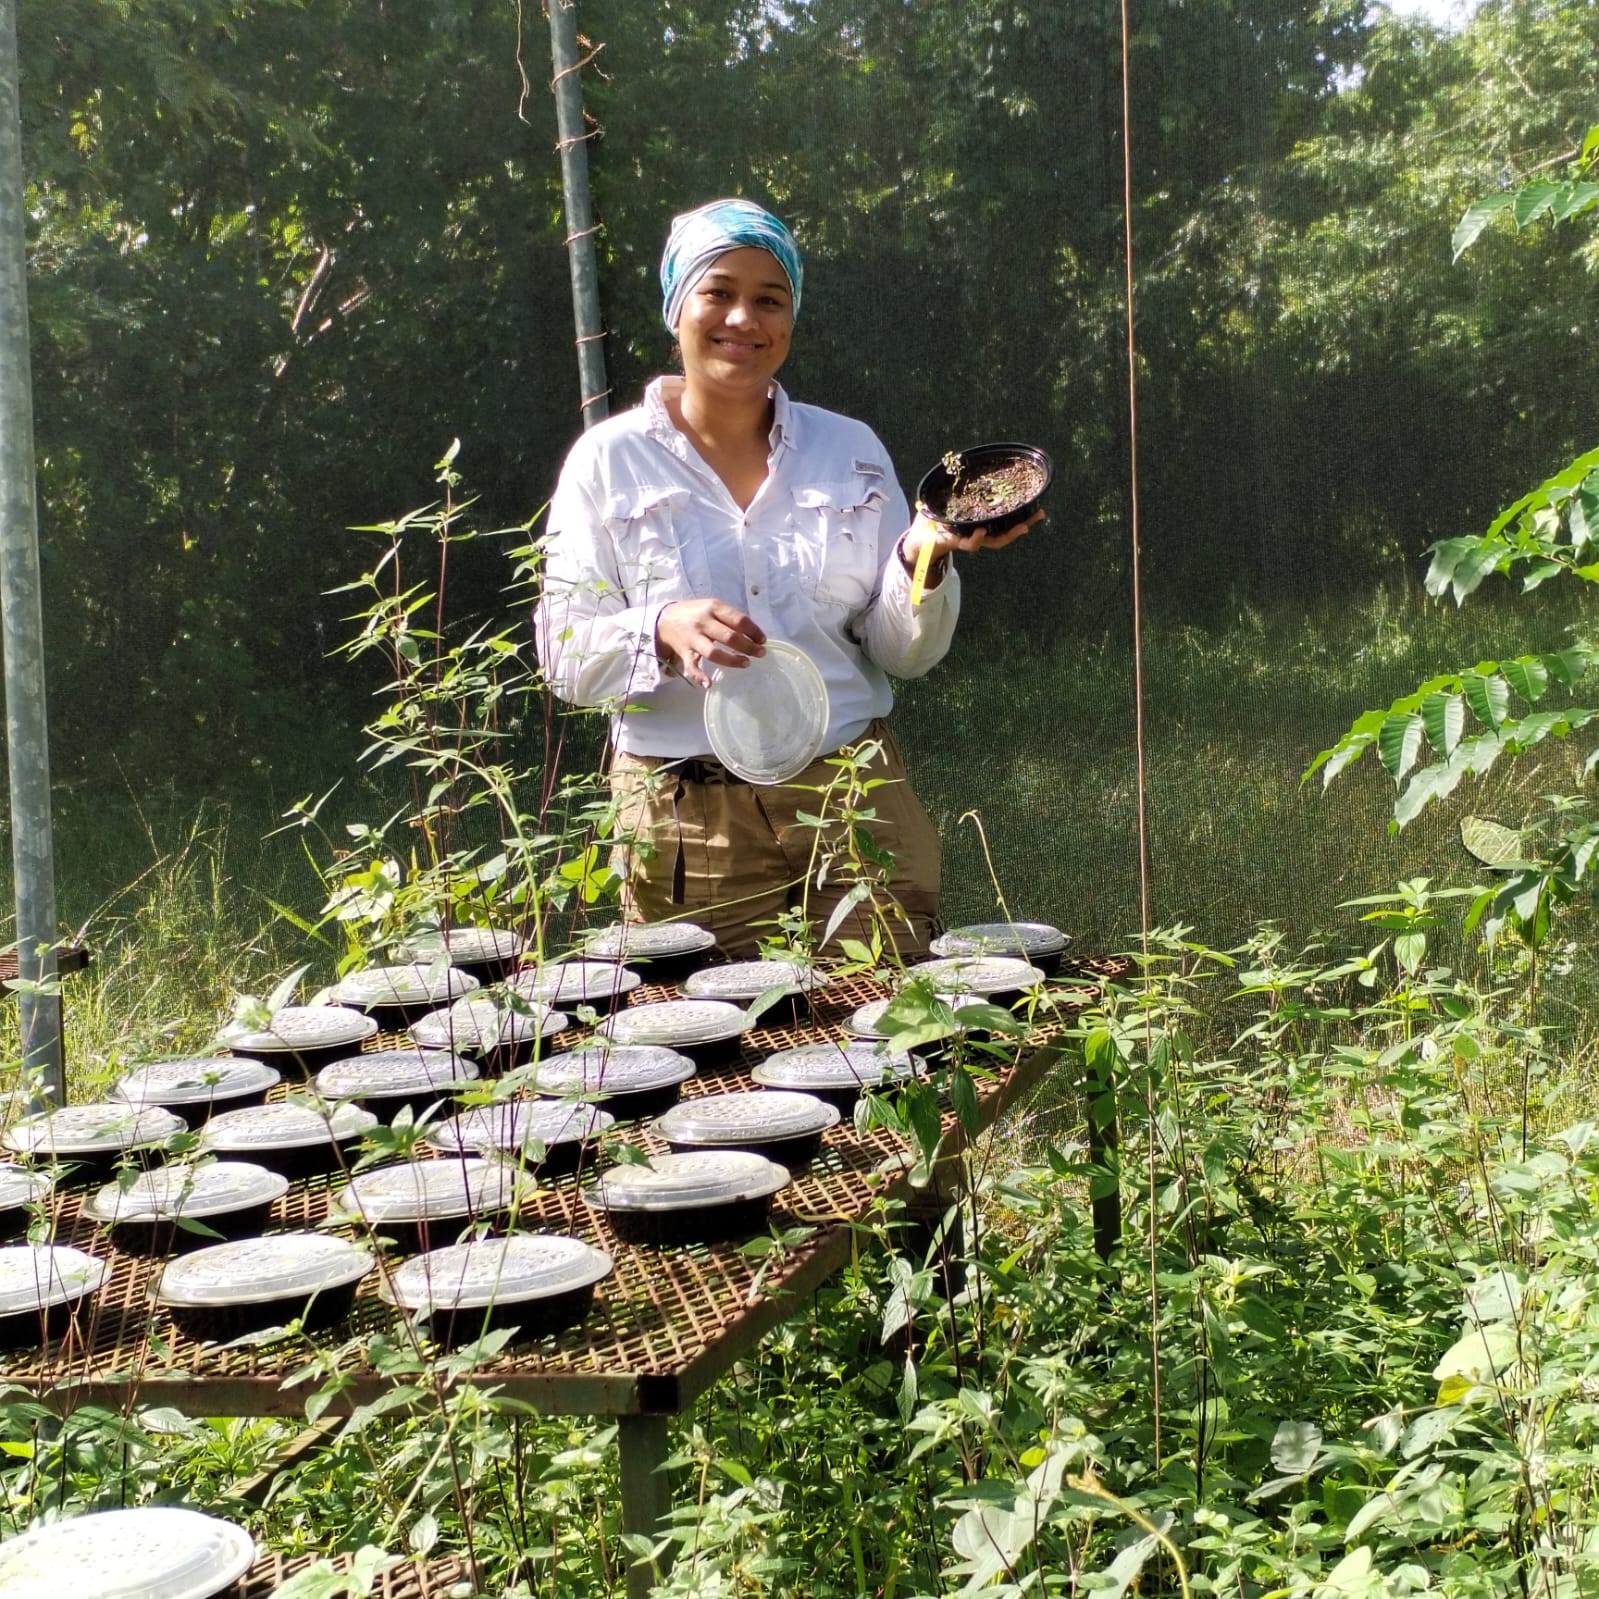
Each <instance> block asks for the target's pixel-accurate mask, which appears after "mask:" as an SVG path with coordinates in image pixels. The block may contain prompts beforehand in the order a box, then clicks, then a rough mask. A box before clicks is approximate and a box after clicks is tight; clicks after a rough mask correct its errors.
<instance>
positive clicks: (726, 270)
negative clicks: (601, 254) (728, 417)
mask: <svg viewBox="0 0 1599 1599" xmlns="http://www.w3.org/2000/svg"><path fill="white" fill-rule="evenodd" d="M676 331H677V342H678V344H679V345H680V346H681V347H682V351H683V373H684V376H685V377H686V378H687V379H688V381H689V383H690V385H698V386H700V387H702V388H705V389H707V390H714V391H719V392H721V393H724V394H727V395H729V396H732V395H735V394H737V395H747V394H751V393H759V394H760V395H762V396H764V395H765V393H766V391H767V389H768V388H769V387H770V386H771V381H772V379H773V377H774V376H776V373H777V369H778V368H779V367H780V366H782V364H783V362H784V360H785V358H786V357H787V355H788V346H789V340H790V337H791V336H792V334H793V331H794V296H793V294H792V293H791V292H790V290H789V286H788V279H787V278H786V277H785V276H784V275H783V269H782V267H780V266H779V265H778V264H777V258H776V257H775V256H773V255H769V254H768V253H767V252H766V251H765V250H757V249H754V248H753V247H751V248H745V249H739V250H729V251H728V252H727V254H726V255H721V256H718V257H717V258H716V260H715V261H714V262H713V263H712V264H711V266H710V267H709V269H708V270H707V271H706V273H705V275H704V276H703V277H702V278H701V279H700V280H699V282H698V283H696V284H695V285H694V287H693V288H692V289H690V290H689V293H688V298H687V299H686V300H685V301H684V302H683V311H682V314H681V315H680V316H679V317H678V319H677V330H676Z"/></svg>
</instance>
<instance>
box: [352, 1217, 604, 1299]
mask: <svg viewBox="0 0 1599 1599" xmlns="http://www.w3.org/2000/svg"><path fill="white" fill-rule="evenodd" d="M613 1270H615V1262H614V1261H612V1259H611V1257H610V1256H609V1255H607V1254H606V1253H605V1251H604V1250H603V1249H596V1248H594V1246H593V1245H592V1244H585V1243H584V1242H583V1241H582V1239H580V1238H568V1237H566V1236H565V1235H564V1234H562V1233H513V1234H512V1235H511V1236H510V1237H509V1238H478V1239H474V1240H473V1241H472V1242H471V1243H466V1244H450V1245H448V1246H447V1247H446V1248H444V1249H432V1250H429V1251H428V1253H427V1254H425V1255H418V1256H416V1258H415V1259H414V1260H407V1261H404V1262H402V1263H401V1264H400V1265H399V1266H396V1267H395V1269H394V1271H393V1272H392V1273H390V1275H389V1280H388V1281H387V1282H385V1283H383V1284H381V1285H380V1286H379V1288H378V1292H379V1294H381V1295H382V1296H383V1298H385V1299H387V1300H388V1301H389V1302H390V1303H391V1304H395V1305H399V1306H401V1307H402V1308H403V1309H405V1310H414V1311H428V1310H485V1309H487V1308H488V1307H489V1306H490V1305H515V1304H526V1303H527V1302H528V1301H530V1300H535V1299H549V1298H552V1297H553V1296H554V1295H556V1294H569V1293H572V1292H574V1291H576V1290H577V1289H579V1288H590V1287H592V1286H593V1285H594V1284H595V1283H598V1282H603V1281H604V1280H605V1279H606V1278H607V1277H609V1276H610V1275H611V1273H612V1271H613Z"/></svg>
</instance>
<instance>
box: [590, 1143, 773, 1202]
mask: <svg viewBox="0 0 1599 1599" xmlns="http://www.w3.org/2000/svg"><path fill="white" fill-rule="evenodd" d="M788 1183H789V1173H788V1167H786V1166H779V1165H778V1164H777V1162H776V1161H773V1160H768V1159H767V1158H766V1157H765V1156H764V1155H756V1154H753V1153H751V1152H749V1151H747V1150H742V1149H706V1150H690V1151H687V1152H685V1153H683V1154H679V1155H656V1156H655V1157H654V1158H653V1159H652V1160H651V1161H650V1163H649V1165H647V1166H633V1165H629V1166H612V1167H611V1168H610V1169H609V1170H608V1171H606V1172H604V1173H603V1174H602V1175H601V1176H600V1177H599V1179H598V1180H597V1181H596V1182H594V1183H592V1184H590V1186H589V1187H587V1188H585V1189H584V1190H583V1200H584V1203H585V1204H588V1205H590V1206H592V1207H593V1208H594V1209H595V1210H651V1211H655V1210H700V1209H702V1208H704V1207H705V1206H708V1205H735V1204H737V1203H739V1201H741V1200H746V1199H764V1198H766V1197H767V1196H768V1195H769V1194H775V1193H777V1192H778V1191H779V1190H780V1189H783V1188H786V1187H787V1186H788Z"/></svg>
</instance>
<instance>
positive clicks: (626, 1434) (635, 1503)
mask: <svg viewBox="0 0 1599 1599" xmlns="http://www.w3.org/2000/svg"><path fill="white" fill-rule="evenodd" d="M616 1443H617V1449H618V1452H619V1453H620V1455H621V1465H622V1531H623V1532H637V1533H642V1534H643V1535H644V1536H645V1537H646V1538H650V1539H654V1538H657V1537H659V1536H660V1532H661V1528H662V1526H663V1524H664V1523H665V1521H666V1517H667V1513H668V1512H669V1511H670V1510H671V1508H672V1495H671V1489H670V1485H669V1484H668V1482H667V1480H666V1472H665V1471H664V1470H663V1467H664V1466H665V1464H666V1455H667V1433H666V1418H665V1417H664V1416H620V1417H618V1418H617V1426H616ZM654 1588H655V1572H654V1571H653V1570H652V1569H651V1568H650V1565H649V1562H648V1561H637V1562H635V1561H634V1560H632V1558H631V1557H629V1561H628V1567H627V1599H649V1595H650V1594H651V1593H652V1592H653V1591H654Z"/></svg>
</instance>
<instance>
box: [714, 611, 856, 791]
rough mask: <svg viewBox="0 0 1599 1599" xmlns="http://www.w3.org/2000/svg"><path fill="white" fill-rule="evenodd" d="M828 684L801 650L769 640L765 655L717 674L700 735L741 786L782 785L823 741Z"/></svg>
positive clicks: (812, 756) (813, 755)
mask: <svg viewBox="0 0 1599 1599" xmlns="http://www.w3.org/2000/svg"><path fill="white" fill-rule="evenodd" d="M828 712H829V706H828V698H827V684H826V683H825V682H824V681H823V678H822V674H821V673H820V672H819V671H818V670H817V669H816V663H815V662H814V661H812V660H811V658H810V656H808V655H807V654H806V653H805V652H804V651H803V650H798V649H795V647H794V646H793V645H792V644H784V643H783V642H781V641H780V640H778V639H768V640H767V642H766V653H765V654H764V655H759V656H752V657H751V658H750V662H749V665H748V666H745V667H741V668H739V669H738V670H736V671H730V670H718V671H717V673H716V675H715V676H714V677H713V678H712V679H711V686H710V688H709V689H707V690H706V693H705V736H706V738H708V739H709V740H710V744H711V749H712V750H713V751H714V752H715V755H716V758H717V760H719V761H720V762H721V763H722V765H724V766H725V767H727V769H728V770H729V771H730V772H736V773H737V774H738V775H739V776H740V777H742V778H743V779H744V781H745V782H746V783H786V782H787V781H788V780H789V779H790V778H791V777H795V776H797V775H798V774H799V773H800V772H803V771H804V770H805V768H806V767H807V766H809V765H810V764H811V762H812V761H814V760H815V759H816V757H817V756H818V755H820V754H821V753H822V745H823V744H824V743H825V742H826V739H827V720H828Z"/></svg>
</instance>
